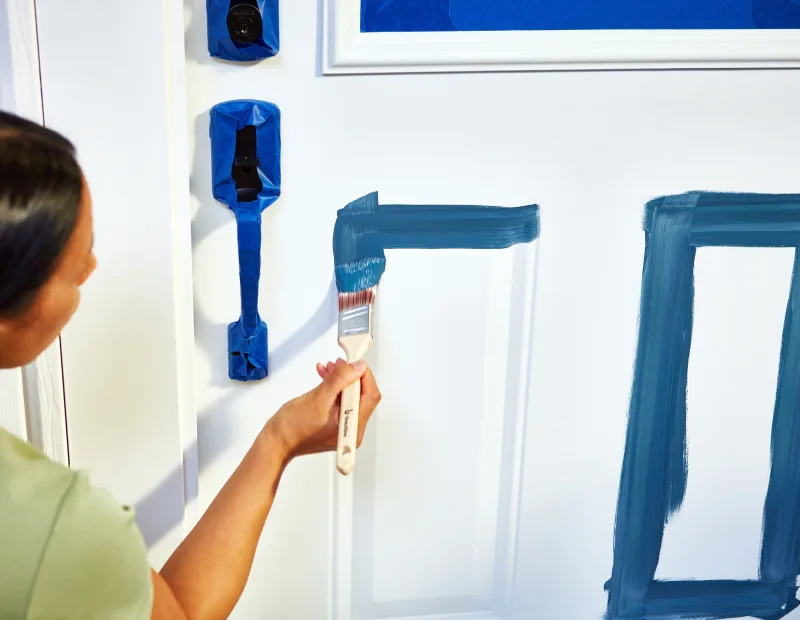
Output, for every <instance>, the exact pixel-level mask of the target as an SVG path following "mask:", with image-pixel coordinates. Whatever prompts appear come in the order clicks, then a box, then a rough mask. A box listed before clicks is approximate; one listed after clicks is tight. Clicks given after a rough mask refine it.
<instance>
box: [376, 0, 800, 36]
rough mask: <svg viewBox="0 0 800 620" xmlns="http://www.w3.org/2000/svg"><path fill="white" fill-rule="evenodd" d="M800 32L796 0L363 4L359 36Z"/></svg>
mask: <svg viewBox="0 0 800 620" xmlns="http://www.w3.org/2000/svg"><path fill="white" fill-rule="evenodd" d="M754 28H800V5H799V4H798V2H797V0H636V2H632V1H631V0H603V1H602V2H598V1H597V0H571V1H570V2H560V1H558V0H526V1H524V2H522V1H520V0H491V1H487V0H361V31H362V32H446V31H451V30H457V31H464V32H466V31H504V30H705V29H719V30H727V29H737V30H738V29H743V30H747V29H754Z"/></svg>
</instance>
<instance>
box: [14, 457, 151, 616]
mask: <svg viewBox="0 0 800 620" xmlns="http://www.w3.org/2000/svg"><path fill="white" fill-rule="evenodd" d="M152 605H153V589H152V582H151V577H150V566H149V563H148V559H147V550H146V548H145V545H144V541H143V540H142V536H141V534H140V532H139V529H138V528H137V526H136V522H135V520H134V515H133V511H132V510H130V509H128V508H123V507H122V506H120V505H119V504H117V503H116V502H115V501H114V499H113V498H112V497H111V495H110V494H109V493H108V492H106V491H104V490H101V489H97V488H94V487H92V486H91V485H90V484H89V482H88V478H87V476H86V474H84V473H75V474H74V477H73V480H72V484H71V486H70V488H69V490H68V491H67V493H66V495H65V496H64V499H63V501H62V505H61V508H60V511H59V514H58V516H57V518H56V520H55V522H54V524H53V527H52V531H51V533H50V538H49V541H48V542H47V544H46V546H45V549H44V552H43V555H42V558H41V565H40V567H39V574H38V575H37V577H36V580H35V583H34V586H33V591H32V593H31V598H30V606H29V608H28V616H27V620H57V619H60V618H64V619H65V620H66V619H67V618H76V619H77V618H80V619H81V620H149V618H150V613H151V609H152Z"/></svg>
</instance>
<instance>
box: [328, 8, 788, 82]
mask: <svg viewBox="0 0 800 620" xmlns="http://www.w3.org/2000/svg"><path fill="white" fill-rule="evenodd" d="M321 3H322V19H321V21H322V42H321V46H322V49H321V63H322V67H321V72H322V73H323V74H324V75H335V74H359V73H371V74H375V73H436V72H461V71H563V70H592V69H679V68H692V69H699V68H717V69H721V68H753V69H754V68H768V67H800V30H645V31H643V30H605V31H579V30H573V31H524V32H523V31H505V32H408V33H405V32H402V33H400V32H393V33H362V32H361V27H360V22H361V17H360V16H361V8H360V7H361V0H321Z"/></svg>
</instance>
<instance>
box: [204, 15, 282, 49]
mask: <svg viewBox="0 0 800 620" xmlns="http://www.w3.org/2000/svg"><path fill="white" fill-rule="evenodd" d="M237 4H239V2H236V1H234V2H231V0H206V19H207V24H208V53H209V54H211V55H212V56H213V57H215V58H221V59H223V60H236V61H253V60H262V59H264V58H270V57H271V56H275V55H276V54H277V53H278V51H279V49H280V29H279V21H278V0H253V4H254V5H255V7H253V8H257V9H258V13H259V14H260V16H261V34H260V36H258V37H257V38H256V39H255V40H253V41H252V42H249V43H243V42H239V41H234V40H233V39H232V38H231V33H230V30H229V27H228V14H229V12H230V11H231V9H232V7H233V6H235V5H237ZM251 27H252V26H251Z"/></svg>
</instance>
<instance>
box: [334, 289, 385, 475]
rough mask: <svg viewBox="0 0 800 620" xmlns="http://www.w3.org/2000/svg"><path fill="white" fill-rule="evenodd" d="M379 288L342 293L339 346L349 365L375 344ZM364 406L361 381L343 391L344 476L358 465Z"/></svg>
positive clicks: (339, 459)
mask: <svg viewBox="0 0 800 620" xmlns="http://www.w3.org/2000/svg"><path fill="white" fill-rule="evenodd" d="M376 292H377V287H376V286H372V287H370V288H368V289H365V290H362V291H356V292H354V293H339V346H340V347H342V350H343V351H344V353H345V356H346V357H347V361H348V362H349V363H351V364H352V363H353V362H357V361H358V360H360V359H362V358H363V357H364V355H365V354H366V352H367V349H369V347H370V345H371V344H372V311H373V308H374V307H375V294H376ZM360 404H361V380H360V379H359V380H358V381H356V382H355V383H352V384H350V385H348V386H347V387H346V388H345V389H344V391H343V392H342V403H341V408H340V410H339V411H340V412H339V440H338V442H337V445H336V468H337V469H338V470H339V473H341V474H342V475H344V476H347V475H349V474H350V473H352V471H353V468H354V467H355V464H356V447H357V446H356V444H357V441H358V410H359V406H360Z"/></svg>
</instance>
